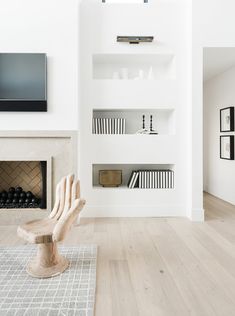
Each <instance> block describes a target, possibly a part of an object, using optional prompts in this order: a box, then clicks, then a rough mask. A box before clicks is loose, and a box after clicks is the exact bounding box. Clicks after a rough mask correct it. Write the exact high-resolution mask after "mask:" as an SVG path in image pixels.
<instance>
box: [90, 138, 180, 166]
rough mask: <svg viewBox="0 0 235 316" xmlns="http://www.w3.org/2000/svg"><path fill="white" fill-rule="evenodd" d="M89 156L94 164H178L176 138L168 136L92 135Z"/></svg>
mask: <svg viewBox="0 0 235 316" xmlns="http://www.w3.org/2000/svg"><path fill="white" fill-rule="evenodd" d="M90 137H91V140H90V138H88V139H87V142H89V143H90V142H91V143H92V147H91V148H90V149H89V156H90V157H92V158H91V159H92V160H93V162H94V163H113V162H115V163H116V162H118V163H137V164H141V163H142V162H146V163H150V164H154V163H155V164H156V163H160V164H162V163H163V164H164V163H166V162H167V163H169V162H170V163H172V164H174V163H175V162H176V160H177V159H176V158H177V152H178V146H177V141H176V137H175V136H167V135H149V136H148V135H125V136H122V135H92V136H90Z"/></svg>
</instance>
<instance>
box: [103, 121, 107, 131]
mask: <svg viewBox="0 0 235 316" xmlns="http://www.w3.org/2000/svg"><path fill="white" fill-rule="evenodd" d="M103 122H104V134H107V129H106V118H103Z"/></svg>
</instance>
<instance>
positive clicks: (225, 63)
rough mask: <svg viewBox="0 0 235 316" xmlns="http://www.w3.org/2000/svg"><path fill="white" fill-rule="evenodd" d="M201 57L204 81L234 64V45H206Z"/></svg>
mask: <svg viewBox="0 0 235 316" xmlns="http://www.w3.org/2000/svg"><path fill="white" fill-rule="evenodd" d="M203 57H204V58H203V80H204V81H206V80H209V79H211V78H213V77H215V76H217V75H219V74H220V73H222V72H224V71H226V70H228V69H229V68H231V67H233V66H235V47H207V48H204V50H203Z"/></svg>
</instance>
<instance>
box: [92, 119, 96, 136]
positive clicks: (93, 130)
mask: <svg viewBox="0 0 235 316" xmlns="http://www.w3.org/2000/svg"><path fill="white" fill-rule="evenodd" d="M92 134H95V119H94V117H93V119H92Z"/></svg>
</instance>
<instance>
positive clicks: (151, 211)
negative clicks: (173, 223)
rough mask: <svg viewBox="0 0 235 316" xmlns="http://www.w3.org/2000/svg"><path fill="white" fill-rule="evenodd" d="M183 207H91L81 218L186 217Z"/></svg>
mask: <svg viewBox="0 0 235 316" xmlns="http://www.w3.org/2000/svg"><path fill="white" fill-rule="evenodd" d="M184 210H185V208H184V207H183V206H182V205H174V206H172V205H169V206H165V205H164V206H146V205H142V206H140V205H138V206H137V205H120V206H105V205H104V206H90V205H87V206H86V207H85V209H84V210H83V211H82V214H81V217H186V213H185V212H184Z"/></svg>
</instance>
